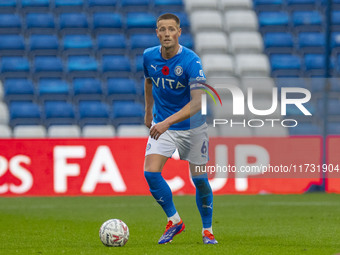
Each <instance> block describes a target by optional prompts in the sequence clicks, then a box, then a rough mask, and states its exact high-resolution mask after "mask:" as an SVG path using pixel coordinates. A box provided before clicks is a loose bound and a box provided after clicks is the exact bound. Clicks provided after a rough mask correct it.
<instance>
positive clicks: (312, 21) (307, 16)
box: [292, 10, 323, 32]
mask: <svg viewBox="0 0 340 255" xmlns="http://www.w3.org/2000/svg"><path fill="white" fill-rule="evenodd" d="M292 22H293V25H294V28H295V29H297V30H299V31H316V32H321V31H322V29H323V28H322V22H323V17H322V15H321V13H320V12H319V11H316V10H313V11H296V12H293V14H292Z"/></svg>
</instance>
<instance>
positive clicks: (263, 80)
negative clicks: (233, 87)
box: [241, 77, 275, 95]
mask: <svg viewBox="0 0 340 255" xmlns="http://www.w3.org/2000/svg"><path fill="white" fill-rule="evenodd" d="M241 83H242V88H243V89H244V91H247V90H248V88H252V89H253V93H254V94H261V95H268V94H269V95H272V91H273V88H274V87H275V83H274V81H273V79H272V78H269V77H242V79H241Z"/></svg>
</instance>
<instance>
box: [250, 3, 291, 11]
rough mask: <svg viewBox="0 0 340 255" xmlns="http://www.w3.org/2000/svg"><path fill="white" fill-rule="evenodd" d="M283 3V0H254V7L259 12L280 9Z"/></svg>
mask: <svg viewBox="0 0 340 255" xmlns="http://www.w3.org/2000/svg"><path fill="white" fill-rule="evenodd" d="M283 4H284V2H283V0H253V5H254V9H255V11H257V12H262V11H278V10H280V9H281V8H282V6H283Z"/></svg>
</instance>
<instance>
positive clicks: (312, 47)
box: [298, 32, 326, 53]
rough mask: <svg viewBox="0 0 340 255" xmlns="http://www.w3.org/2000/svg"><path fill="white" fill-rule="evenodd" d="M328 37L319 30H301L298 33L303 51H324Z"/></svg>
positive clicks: (300, 47)
mask: <svg viewBox="0 0 340 255" xmlns="http://www.w3.org/2000/svg"><path fill="white" fill-rule="evenodd" d="M325 45H326V37H325V34H324V33H319V32H301V33H299V34H298V47H299V50H300V51H301V52H303V53H324V51H325Z"/></svg>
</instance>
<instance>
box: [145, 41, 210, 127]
mask: <svg viewBox="0 0 340 255" xmlns="http://www.w3.org/2000/svg"><path fill="white" fill-rule="evenodd" d="M143 60H144V63H143V64H144V76H145V78H149V79H151V81H152V95H153V98H154V106H153V120H154V122H155V123H158V122H161V121H163V120H165V119H166V118H167V117H169V116H171V115H172V114H174V113H176V112H178V111H179V110H181V109H182V108H183V107H184V106H185V105H186V104H187V103H189V102H190V100H191V96H190V86H192V85H194V84H195V82H192V81H197V83H202V82H205V80H206V77H205V75H204V72H203V68H202V64H201V60H200V58H199V57H198V56H197V54H196V53H194V52H193V51H192V50H190V49H188V48H186V47H183V46H180V49H179V51H178V53H177V54H176V55H175V56H174V57H172V58H171V59H164V58H163V57H162V55H161V46H156V47H152V48H148V49H146V50H145V51H144V54H143ZM204 123H205V116H204V115H201V112H198V113H196V114H195V115H194V116H192V117H190V118H189V119H186V120H184V121H181V122H179V123H176V124H174V125H172V126H170V128H169V129H171V130H187V129H191V128H195V127H199V126H201V125H202V124H204Z"/></svg>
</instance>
